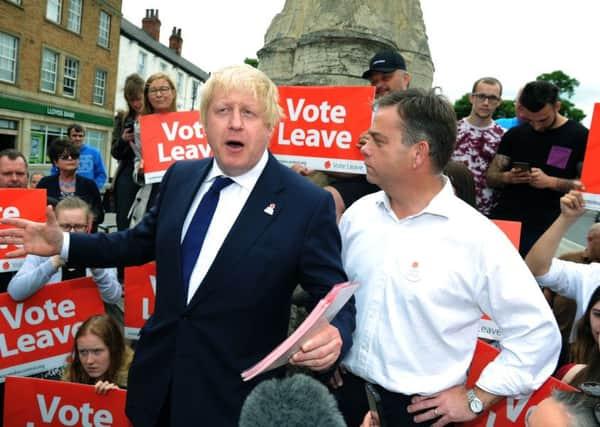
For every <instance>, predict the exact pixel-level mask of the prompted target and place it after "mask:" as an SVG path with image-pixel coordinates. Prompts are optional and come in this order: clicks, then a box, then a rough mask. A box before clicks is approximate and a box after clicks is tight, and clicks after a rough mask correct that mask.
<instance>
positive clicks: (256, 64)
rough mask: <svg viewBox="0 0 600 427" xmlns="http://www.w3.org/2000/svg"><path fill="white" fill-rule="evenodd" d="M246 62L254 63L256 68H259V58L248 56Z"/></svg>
mask: <svg viewBox="0 0 600 427" xmlns="http://www.w3.org/2000/svg"><path fill="white" fill-rule="evenodd" d="M244 64H248V65H252V66H253V67H254V68H258V59H256V58H246V59H244Z"/></svg>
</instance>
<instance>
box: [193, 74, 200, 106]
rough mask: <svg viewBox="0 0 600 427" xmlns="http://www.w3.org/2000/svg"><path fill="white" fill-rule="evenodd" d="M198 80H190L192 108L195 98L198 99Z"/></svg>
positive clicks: (194, 104)
mask: <svg viewBox="0 0 600 427" xmlns="http://www.w3.org/2000/svg"><path fill="white" fill-rule="evenodd" d="M198 86H200V84H199V83H198V80H192V96H191V98H192V110H193V109H194V108H196V99H198Z"/></svg>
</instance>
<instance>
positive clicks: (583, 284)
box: [536, 258, 600, 342]
mask: <svg viewBox="0 0 600 427" xmlns="http://www.w3.org/2000/svg"><path fill="white" fill-rule="evenodd" d="M536 280H537V281H538V283H539V284H540V286H544V287H546V288H549V289H552V290H553V291H554V292H556V293H557V294H559V295H562V296H564V297H567V298H571V299H574V300H575V302H576V303H577V310H576V311H575V321H574V322H573V327H572V328H571V335H570V337H569V342H573V341H575V334H576V331H577V326H576V325H577V321H578V320H579V319H581V316H583V314H584V313H585V310H586V309H587V305H588V304H589V301H590V298H591V296H592V294H593V293H594V291H595V290H596V288H597V287H598V286H600V264H598V263H597V262H593V263H591V264H579V263H576V262H571V261H564V260H561V259H558V258H554V259H553V260H552V264H551V266H550V270H548V272H547V273H546V274H544V275H542V276H537V277H536Z"/></svg>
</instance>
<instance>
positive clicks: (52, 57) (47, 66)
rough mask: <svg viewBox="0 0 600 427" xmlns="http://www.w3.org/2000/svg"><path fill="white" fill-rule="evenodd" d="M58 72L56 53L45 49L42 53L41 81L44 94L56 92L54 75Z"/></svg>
mask: <svg viewBox="0 0 600 427" xmlns="http://www.w3.org/2000/svg"><path fill="white" fill-rule="evenodd" d="M57 71H58V53H56V52H53V51H51V50H50V49H45V48H44V50H43V51H42V81H41V88H42V90H43V91H44V92H52V93H54V92H56V73H57Z"/></svg>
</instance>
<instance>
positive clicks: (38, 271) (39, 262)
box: [7, 255, 123, 304]
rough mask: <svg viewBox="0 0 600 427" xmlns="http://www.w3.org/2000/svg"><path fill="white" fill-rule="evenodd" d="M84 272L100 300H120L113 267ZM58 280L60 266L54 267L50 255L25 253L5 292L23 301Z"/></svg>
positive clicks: (119, 291) (88, 269)
mask: <svg viewBox="0 0 600 427" xmlns="http://www.w3.org/2000/svg"><path fill="white" fill-rule="evenodd" d="M85 272H86V276H92V278H93V279H94V282H96V285H97V286H98V291H99V292H100V297H101V298H102V301H104V302H106V303H108V304H117V303H118V302H119V301H121V297H122V296H123V289H122V287H121V284H120V283H119V280H118V279H117V273H116V271H115V269H114V268H94V269H90V268H86V270H85ZM58 282H62V268H60V267H59V268H56V267H55V266H54V265H53V264H52V259H51V257H41V256H37V255H27V256H26V257H25V260H24V261H23V264H22V265H21V268H19V271H17V274H15V275H14V276H13V278H12V279H11V281H10V283H9V284H8V289H7V292H8V294H9V295H10V296H11V298H12V299H14V300H15V301H23V300H25V299H27V298H29V297H30V296H31V295H33V294H35V293H36V292H37V291H39V290H40V289H41V288H42V287H43V286H45V285H46V284H51V283H58Z"/></svg>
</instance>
